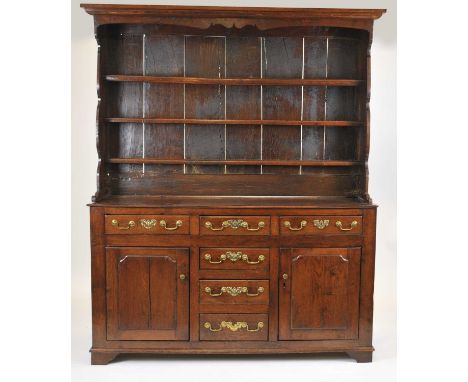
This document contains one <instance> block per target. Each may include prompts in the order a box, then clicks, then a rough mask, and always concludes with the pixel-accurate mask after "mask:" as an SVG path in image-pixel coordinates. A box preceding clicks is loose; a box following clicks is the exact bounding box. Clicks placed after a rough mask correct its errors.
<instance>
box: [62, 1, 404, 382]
mask: <svg viewBox="0 0 468 382" xmlns="http://www.w3.org/2000/svg"><path fill="white" fill-rule="evenodd" d="M111 3H115V1H112V2H111ZM122 3H132V2H131V1H128V0H127V1H123V2H122ZM133 3H135V4H138V3H151V2H144V1H143V2H142V1H136V2H133ZM166 3H167V4H169V3H170V4H194V5H236V6H249V5H254V4H253V3H252V2H251V1H230V2H229V1H224V2H213V1H206V0H205V1H202V0H196V1H185V2H166ZM255 6H277V7H281V6H283V7H284V6H287V7H354V8H359V7H361V8H365V7H373V8H387V9H388V11H387V13H386V14H385V15H384V16H383V17H382V18H381V19H379V20H377V21H376V23H375V29H374V39H373V46H372V97H371V117H372V120H371V126H372V130H371V131H372V134H371V154H370V157H369V172H370V184H369V191H370V194H371V196H372V198H373V200H374V202H375V203H377V204H378V205H379V209H378V223H377V224H378V231H377V232H378V237H377V260H376V277H375V279H376V282H375V315H374V317H375V318H374V346H375V348H376V352H375V353H374V363H373V364H368V365H363V364H360V365H358V364H356V363H355V362H354V360H351V359H349V358H347V357H346V356H344V355H343V356H342V355H338V356H336V355H335V356H326V357H323V356H322V357H317V356H313V357H307V358H304V357H275V358H259V357H252V356H248V357H243V358H237V359H235V360H233V359H230V358H226V357H223V358H221V359H220V358H219V357H218V358H216V361H213V357H189V358H183V359H182V358H178V359H174V358H169V359H167V358H161V357H152V358H149V359H148V357H146V358H145V359H144V360H142V359H141V358H138V359H136V358H135V357H133V356H132V357H128V356H127V357H124V358H123V357H122V358H120V360H119V359H118V360H117V362H115V363H114V364H109V365H108V367H107V368H106V367H105V368H103V367H91V366H90V365H89V358H90V355H89V353H88V350H89V347H90V346H91V311H90V307H91V303H90V250H89V212H88V207H86V206H85V205H86V203H89V202H90V197H91V195H92V194H93V193H94V192H95V188H96V174H95V173H96V164H97V154H96V148H95V146H96V145H95V113H96V102H97V98H96V50H97V48H96V40H95V39H94V35H93V18H92V17H91V16H89V15H88V14H86V13H85V12H84V11H83V10H82V9H80V8H79V1H74V2H72V40H71V41H72V325H73V326H72V328H73V332H72V365H73V376H74V378H75V380H76V381H84V380H94V379H95V380H96V381H97V380H100V381H106V380H109V381H110V380H112V381H125V380H128V378H129V376H133V375H135V373H136V374H137V375H138V376H139V378H141V380H151V379H152V378H153V377H154V373H155V372H157V374H158V376H159V377H160V378H162V377H165V378H171V379H172V378H174V379H176V380H177V379H178V378H180V379H182V378H187V377H188V376H187V373H190V376H191V377H193V378H196V380H202V379H203V380H204V381H205V382H211V381H217V382H219V377H220V373H222V376H223V380H224V381H239V379H245V377H246V376H249V377H248V378H251V379H252V380H256V381H262V380H272V378H273V380H285V379H287V378H289V377H290V376H291V375H293V374H295V373H304V375H306V374H308V373H313V374H314V377H315V378H317V380H323V381H328V380H330V381H337V380H339V379H340V378H342V377H344V376H352V377H353V378H356V380H358V379H359V380H363V379H369V380H371V379H374V380H375V379H376V378H377V377H378V378H379V380H381V381H392V380H394V379H395V374H396V370H395V352H396V333H395V332H396V311H395V309H396V303H395V300H396V298H395V294H396V286H395V275H396V269H395V267H396V237H395V236H396V229H395V219H396V110H395V109H396V104H395V103H396V7H395V4H394V2H393V1H372V2H370V1H352V2H349V1H298V0H295V1H288V2H287V3H285V2H284V1H271V0H270V1H257V2H255ZM90 378H93V379H90Z"/></svg>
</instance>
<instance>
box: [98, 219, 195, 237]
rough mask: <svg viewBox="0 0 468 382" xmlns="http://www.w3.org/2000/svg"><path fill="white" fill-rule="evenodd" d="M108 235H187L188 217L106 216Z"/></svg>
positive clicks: (188, 228) (188, 230)
mask: <svg viewBox="0 0 468 382" xmlns="http://www.w3.org/2000/svg"><path fill="white" fill-rule="evenodd" d="M105 220H106V221H105V232H106V233H107V234H127V235H132V234H133V235H136V234H138V235H145V234H146V235H148V234H153V235H155V234H156V235H187V234H189V233H190V224H189V216H188V215H106V217H105Z"/></svg>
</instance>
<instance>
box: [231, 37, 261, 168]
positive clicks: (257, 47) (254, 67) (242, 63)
mask: <svg viewBox="0 0 468 382" xmlns="http://www.w3.org/2000/svg"><path fill="white" fill-rule="evenodd" d="M245 55H248V56H249V60H246V59H245ZM261 55H262V53H261V39H259V38H257V37H229V38H226V76H227V77H228V78H232V77H247V78H255V77H256V78H258V77H260V76H261ZM225 91H226V118H227V119H231V118H232V119H253V120H258V119H260V118H261V107H262V106H261V98H260V97H261V88H260V87H259V86H230V87H226V88H225ZM260 158H261V127H260V126H253V125H252V126H249V125H244V126H238V125H228V126H226V159H260ZM226 172H227V173H242V174H259V173H260V166H254V167H253V166H249V167H245V166H226Z"/></svg>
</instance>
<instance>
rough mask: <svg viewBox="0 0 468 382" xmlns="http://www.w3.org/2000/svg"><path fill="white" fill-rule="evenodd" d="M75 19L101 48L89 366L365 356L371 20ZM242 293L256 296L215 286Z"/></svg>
mask: <svg viewBox="0 0 468 382" xmlns="http://www.w3.org/2000/svg"><path fill="white" fill-rule="evenodd" d="M83 7H84V8H85V10H86V11H87V12H89V13H91V14H93V15H94V18H95V20H94V21H95V33H96V38H97V41H98V44H99V46H100V49H99V51H98V54H99V59H98V96H99V97H100V103H99V107H98V110H97V127H98V129H97V132H98V139H97V148H98V156H99V158H100V164H99V167H98V183H99V187H98V192H97V193H96V200H95V201H94V203H93V204H91V249H92V293H93V347H92V349H91V362H92V364H106V363H108V362H110V361H111V360H112V359H114V358H115V357H116V356H117V355H118V354H121V353H155V354H163V353H164V354H268V353H282V354H284V353H313V352H335V351H340V352H346V353H348V355H349V356H350V357H352V358H354V359H356V360H357V361H358V362H370V361H371V360H372V351H373V347H372V315H373V288H374V284H373V279H374V266H375V229H376V227H375V225H376V219H375V212H376V206H374V205H373V204H372V203H371V200H370V197H369V195H368V191H367V183H368V171H367V159H368V154H369V97H370V44H371V42H372V26H373V20H374V19H376V18H378V17H380V16H381V14H382V13H383V10H344V9H333V10H331V9H287V8H233V7H191V6H189V7H187V6H185V7H177V6H131V5H83ZM240 219H242V220H243V221H246V222H247V223H248V226H247V227H243V226H239V227H238V228H232V226H231V227H228V225H225V226H223V222H225V221H228V220H233V221H236V220H240ZM113 220H117V224H114V223H112V221H113ZM161 220H165V221H166V222H167V223H166V228H164V226H161V225H160V224H159V222H160V221H161ZM178 220H180V221H181V222H182V224H181V225H180V224H178V225H177V224H176V221H178ZM304 220H305V221H306V222H307V224H306V226H304V227H302V229H299V228H300V225H301V221H304ZM315 220H319V221H325V220H326V221H328V225H327V226H324V227H320V226H318V225H317V224H315V223H314V221H315ZM130 221H134V222H135V224H129V222H130ZM208 221H209V222H210V223H211V226H210V227H211V228H210V227H208V226H207V225H206V224H205V223H207V222H208ZM260 221H262V222H264V223H265V226H264V227H260V226H259V223H260ZM286 221H288V222H289V224H288V225H285V223H286ZM338 221H340V222H341V226H340V227H341V228H340V227H339V226H337V225H336V223H337V222H338ZM354 221H356V223H355V224H352V222H354ZM171 228H176V229H171ZM229 251H232V252H234V253H239V254H241V255H240V256H241V257H240V258H237V259H236V261H234V260H232V259H233V258H232V257H231V258H228V257H227V255H226V254H227V253H228V252H229ZM207 255H208V257H207ZM223 256H225V257H224V258H223ZM242 256H244V257H242ZM261 256H263V257H261ZM260 259H261V261H260ZM283 274H287V275H288V277H287V278H285V279H284V278H283ZM244 285H245V286H247V287H248V292H249V294H252V296H247V295H246V294H245V293H240V294H239V295H230V294H228V293H227V290H224V291H223V290H222V289H221V288H223V287H236V286H244ZM207 287H209V288H210V293H207V291H206V288H207ZM260 287H261V288H263V289H262V290H260V289H259V288H260ZM220 291H221V292H223V293H222V294H221V295H220V296H211V295H210V294H214V295H216V294H217V293H218V294H219V293H220ZM256 293H258V296H256V295H255V294H256ZM223 321H227V322H232V324H221V323H222V322H223ZM237 322H246V325H248V329H249V330H247V327H246V325H244V324H241V325H240V327H237V326H236V323H237ZM259 322H262V324H263V326H262V325H260V327H259V326H258V324H259ZM206 323H209V324H210V325H209V327H207V325H206ZM220 325H222V326H220ZM229 327H230V328H231V329H230V328H229ZM210 328H211V330H210Z"/></svg>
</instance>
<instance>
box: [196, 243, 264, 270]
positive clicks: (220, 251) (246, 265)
mask: <svg viewBox="0 0 468 382" xmlns="http://www.w3.org/2000/svg"><path fill="white" fill-rule="evenodd" d="M228 252H230V253H234V254H238V253H240V255H241V256H243V255H245V256H246V258H245V259H243V258H236V257H232V258H231V259H230V258H228V257H227V256H226V253H228ZM222 255H224V256H225V257H226V260H223V259H222V258H221V256H222ZM260 256H263V260H262V259H261V258H260ZM269 268H270V250H269V248H238V247H233V248H200V269H219V270H224V271H232V270H244V271H252V270H263V271H268V270H269Z"/></svg>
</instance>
